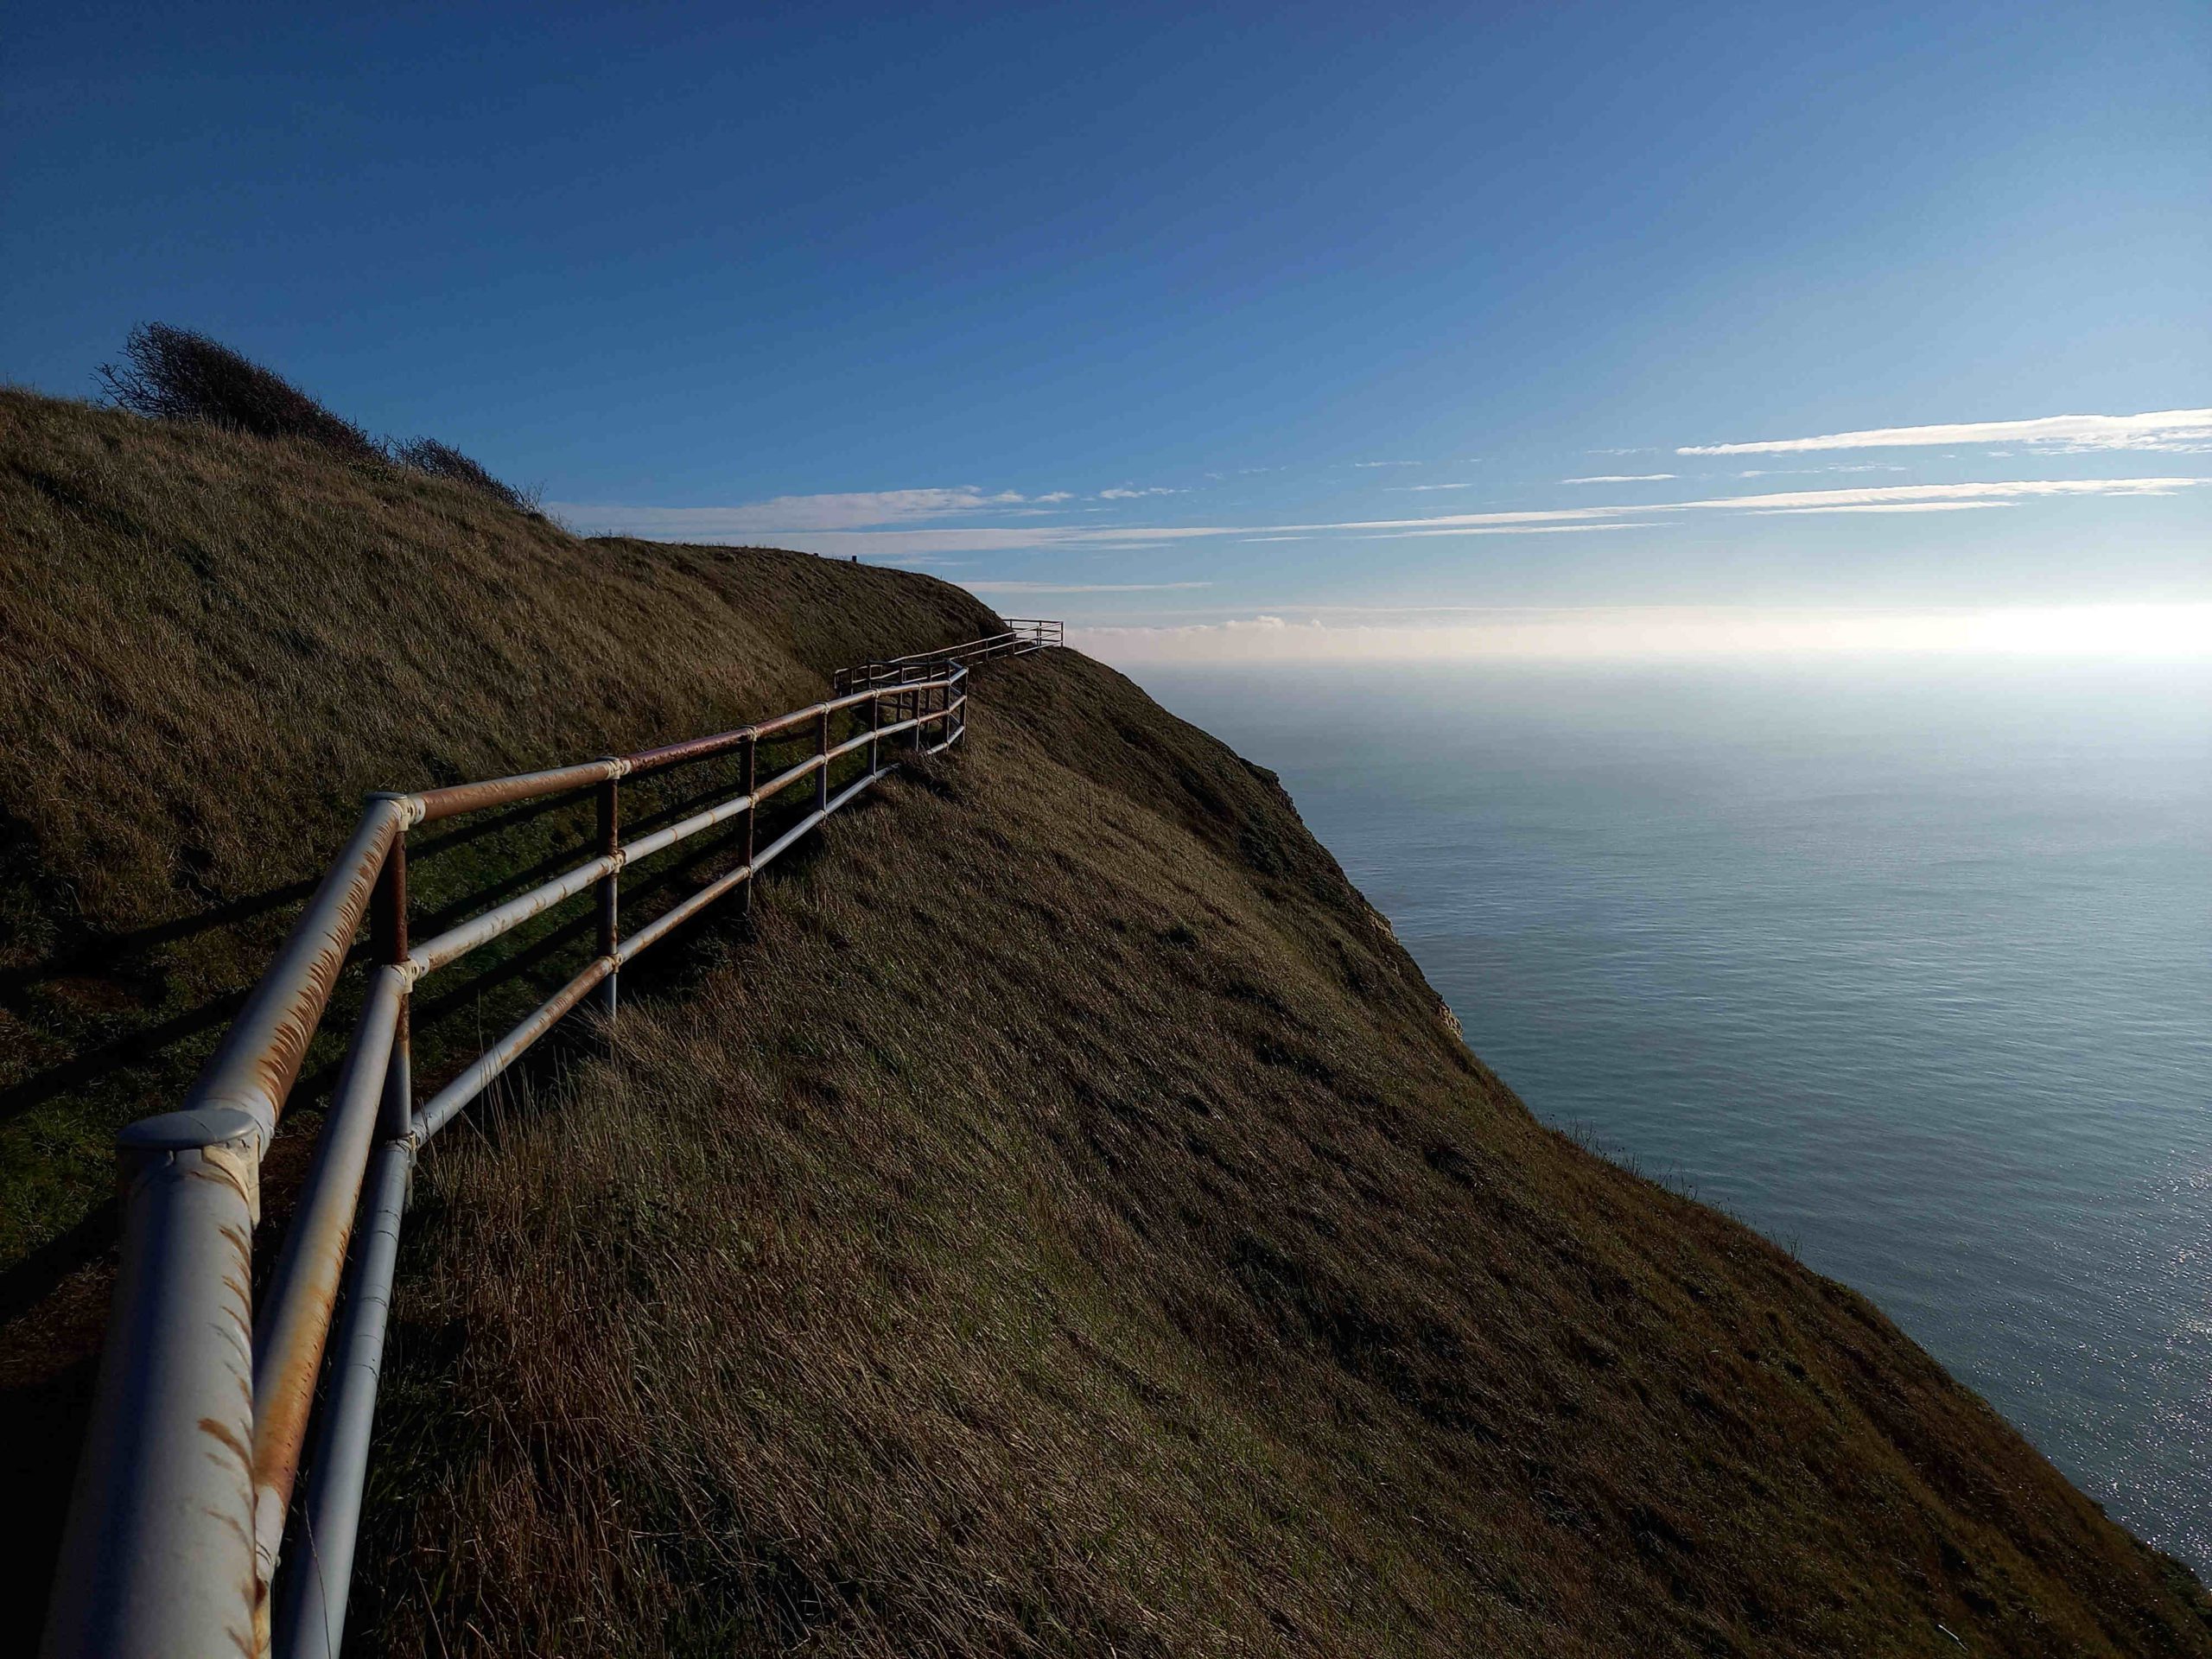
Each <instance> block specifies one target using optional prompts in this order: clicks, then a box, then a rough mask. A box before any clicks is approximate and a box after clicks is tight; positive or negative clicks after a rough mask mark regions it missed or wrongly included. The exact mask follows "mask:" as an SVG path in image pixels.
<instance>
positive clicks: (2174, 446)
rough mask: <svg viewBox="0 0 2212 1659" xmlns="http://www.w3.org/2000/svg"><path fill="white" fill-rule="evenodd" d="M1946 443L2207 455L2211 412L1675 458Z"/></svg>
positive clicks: (1884, 430)
mask: <svg viewBox="0 0 2212 1659" xmlns="http://www.w3.org/2000/svg"><path fill="white" fill-rule="evenodd" d="M1946 443H2028V444H2035V445H2037V446H2040V447H2056V448H2069V449H2164V450H2173V451H2181V452H2192V453H2193V452H2197V451H2202V450H2206V449H2212V409H2169V410H2158V411H2157V412H2155V413H2152V414H2145V415H2046V416H2041V417H2040V418H2037V419H2035V420H2027V421H1968V422H1964V423H1955V424H1951V425H1943V426H1879V427H1872V428H1869V429H1866V430H1865V431H1863V432H1831V433H1828V434H1827V435H1824V436H1821V437H1815V438H1762V439H1759V440H1758V441H1757V442H1750V443H1694V444H1687V445H1684V446H1683V447H1682V448H1679V449H1677V450H1675V454H1678V455H1781V454H1797V453H1800V452H1802V451H1806V450H1814V449H1893V448H1930V447H1933V446H1936V445H1939V444H1946Z"/></svg>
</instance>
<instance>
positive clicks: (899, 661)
mask: <svg viewBox="0 0 2212 1659" xmlns="http://www.w3.org/2000/svg"><path fill="white" fill-rule="evenodd" d="M1001 620H1002V621H1004V622H1005V623H1006V624H1007V627H1006V631H1005V632H1002V633H992V634H986V635H984V636H983V637H982V639H970V640H969V641H967V642H966V643H965V644H963V645H943V646H940V647H938V649H937V650H935V651H918V652H914V653H913V654H912V655H911V656H906V657H893V658H891V659H890V660H888V661H887V662H880V663H862V664H860V665H859V666H858V667H857V668H841V669H839V670H838V671H837V672H836V675H835V677H833V686H834V689H835V690H838V691H849V690H852V689H853V688H854V687H855V686H871V685H889V684H899V683H905V682H906V681H907V680H910V679H922V678H925V677H927V676H928V675H929V674H930V673H931V671H935V670H938V669H941V668H943V667H944V666H945V665H946V664H950V663H979V662H982V661H983V660H985V659H986V658H992V657H1024V656H1027V655H1028V653H1029V652H1033V651H1041V650H1043V649H1044V648H1045V647H1046V645H1065V643H1066V641H1065V639H1064V638H1063V637H1062V636H1063V633H1064V628H1063V625H1062V624H1060V623H1058V622H1051V621H1044V620H1039V619H1037V618H1033V617H1024V618H1021V619H1020V620H1016V619H1014V618H1011V617H1006V618H1001Z"/></svg>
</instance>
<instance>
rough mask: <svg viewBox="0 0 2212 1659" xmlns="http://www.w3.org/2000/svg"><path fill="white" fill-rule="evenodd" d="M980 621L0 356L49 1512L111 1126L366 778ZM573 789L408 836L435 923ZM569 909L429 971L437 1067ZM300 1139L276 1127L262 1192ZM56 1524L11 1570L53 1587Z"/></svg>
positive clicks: (20, 1026)
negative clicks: (578, 532)
mask: <svg viewBox="0 0 2212 1659" xmlns="http://www.w3.org/2000/svg"><path fill="white" fill-rule="evenodd" d="M990 623H991V617H990V613H989V612H988V611H987V610H986V609H985V608H984V607H982V606H981V605H979V604H977V603H976V601H974V600H973V599H971V598H970V597H969V595H967V594H964V593H963V592H961V591H960V590H959V589H957V588H951V587H950V586H948V585H946V584H944V583H942V582H932V581H931V580H929V579H927V578H925V577H919V576H911V575H901V574H899V573H896V572H892V571H886V570H880V569H868V568H864V567H859V566H853V565H837V564H832V563H828V562H825V561H823V560H819V559H813V558H808V557H805V556H801V555H795V554H790V553H778V552H771V551H764V550H746V549H713V550H707V549H674V548H667V547H661V546H658V545H653V544H649V543H631V542H620V541H592V542H585V541H581V540H579V539H577V538H576V537H572V536H569V535H567V534H565V533H564V532H563V531H560V530H559V529H558V528H556V526H554V525H552V524H549V523H547V522H546V521H545V520H543V519H542V518H535V517H533V516H531V515H530V514H528V513H525V512H517V511H515V510H513V509H512V508H510V507H506V506H504V505H499V503H497V502H495V501H492V500H489V499H486V497H485V496H484V495H483V494H482V493H479V492H474V491H471V490H468V489H466V488H463V487H461V486H458V485H455V484H453V483H450V482H447V481H443V480H437V479H434V478H426V477H424V476H423V475H422V474H420V473H416V472H410V471H407V470H404V469H401V468H397V467H387V466H382V465H376V464H368V465H348V464H346V463H345V462H343V461H337V460H334V459H333V458H332V457H331V456H330V455H329V454H327V452H324V451H321V450H316V449H314V448H306V447H302V446H297V445H291V444H286V443H283V442H272V441H266V440H257V439H252V438H247V437H242V436H238V435H232V434H228V433H225V432H219V431H215V430H212V429H207V428H204V427H197V426H189V425H175V424H168V423H155V422H148V421H143V420H140V419H137V418H135V417H132V416H125V415H121V414H117V413H114V412H111V411H105V410H93V409H88V408H86V407H85V406H84V405H82V404H71V403H66V402H60V401H56V400H54V399H49V398H41V397H33V396H29V395H28V394H24V393H22V392H15V391H0V1323H4V1325H5V1329H6V1334H5V1337H4V1338H0V1405H3V1406H4V1407H5V1408H6V1409H7V1410H8V1412H9V1416H10V1422H11V1423H13V1424H15V1425H16V1426H18V1427H19V1428H20V1429H22V1431H23V1432H20V1433H16V1434H13V1435H11V1436H10V1441H9V1449H8V1458H9V1460H10V1463H11V1464H12V1465H14V1467H13V1468H12V1469H11V1471H10V1472H11V1473H12V1474H13V1476H14V1478H15V1482H16V1490H18V1491H24V1490H26V1489H28V1490H29V1491H30V1492H31V1493H32V1494H34V1495H35V1497H34V1501H32V1502H30V1503H29V1509H30V1510H31V1511H32V1512H33V1513H35V1514H36V1513H41V1504H44V1503H49V1502H50V1503H52V1504H53V1505H54V1506H55V1507H56V1508H57V1509H58V1505H59V1503H60V1494H61V1492H62V1491H64V1490H65V1489H66V1484H67V1478H68V1471H69V1467H70V1465H71V1462H72V1460H73V1451H72V1449H71V1447H72V1442H73V1436H74V1433H75V1424H76V1421H77V1414H78V1412H79V1409H80V1408H81V1404H82V1401H83V1397H84V1395H85V1392H86V1383H87V1380H88V1371H89V1367H88V1364H87V1355H88V1352H89V1351H90V1349H91V1347H92V1344H93V1343H94V1342H96V1340H97V1336H98V1332H99V1326H100V1320H101V1318H102V1316H103V1313H104V1309H105V1263H104V1253H105V1249H106V1248H107V1246H108V1244H109V1243H110V1242H111V1238H112V1236H113V1232H114V1214H113V1206H112V1202H111V1187H112V1182H113V1168H114V1163H113V1154H112V1142H113V1136H114V1132H115V1130H116V1129H117V1128H118V1127H120V1126H121V1125H122V1124H123V1123H124V1122H129V1121H130V1119H132V1118H134V1117H137V1116H144V1115H146V1114H148V1113H150V1112H155V1111H161V1110H166V1109H168V1108H169V1107H170V1106H172V1105H174V1104H175V1101H176V1098H177V1096H178V1095H179V1093H180V1092H181V1090H182V1088H183V1087H184V1085H185V1084H187V1083H188V1081H189V1080H190V1078H191V1077H192V1076H193V1074H194V1072H195V1071H197V1070H198V1068H199V1066H200V1064H201V1062H202V1061H203V1060H204V1059H205V1058H206V1056H207V1053H208V1052H209V1051H210V1049H211V1048H212V1047H213V1043H214V1041H215V1039H216V1038H217V1036H218V1035H219V1033H220V1031H221V1028H222V1027H223V1024H224V1023H225V1022H226V1020H227V1019H228V1018H229V1016H230V1014H231V1013H232V1011H233V1010H234V1009H235V1007H237V1004H238V998H239V996H240V995H241V994H242V992H243V990H244V988H245V987H246V986H247V985H249V984H250V983H251V981H252V979H253V978H254V976H256V975H257V973H258V972H259V969H260V967H261V965H262V964H263V963H264V962H265V961H266V960H267V958H268V956H269V953H270V950H271V949H272V948H273V946H274V945H275V944H276V943H277V940H279V939H280V938H282V937H283V932H284V931H285V929H286V927H287V926H288V925H289V922H290V919H291V917H292V915H293V914H294V913H295V912H296V910H297V907H298V906H299V904H300V902H301V901H302V899H304V898H305V897H306V894H307V892H308V887H310V886H311V885H312V882H313V881H314V880H315V877H316V876H318V875H319V874H321V870H322V868H323V867H324V865H325V864H326V862H327V861H328V859H329V857H330V855H331V854H332V852H333V851H334V849H335V848H336V847H337V846H338V845H339V843H340V841H341V840H342V839H343V837H344V834H345V831H346V826H347V825H349V824H350V823H351V822H352V820H353V815H354V813H355V812H356V811H357V810H359V803H360V798H361V795H362V794H363V792H364V791H368V790H371V789H378V788H390V787H395V786H405V787H413V786H420V785H426V784H435V783H443V782H450V781H454V780H458V779H466V778H482V777H489V776H495V775H498V774H499V773H501V772H513V771H519V770H525V769H528V768H531V767H535V766H544V765H547V764H550V763H552V762H556V761H561V760H576V759H583V758H587V757H589V756H591V755H594V754H601V753H607V752H608V751H610V750H621V749H630V748H636V747H643V746H645V745H647V744H650V743H654V742H658V741H666V740H670V739H673V738H677V737H686V736H693V735H696V734H700V733H702V732H708V731H714V730H718V729H721V728H726V727H728V726H731V725H735V724H739V723H741V722H742V721H745V720H747V719H749V718H752V717H753V716H756V715H762V714H766V713H770V712H774V711H779V710H782V709H790V708H795V707H798V706H800V705H802V704H804V703H805V702H810V701H812V700H813V699H815V698H817V697H819V696H822V695H823V693H824V691H825V690H826V685H827V677H828V674H829V670H830V669H831V668H833V667H835V666H836V665H839V664H845V663H849V662H855V661H860V660H863V659H865V658H869V657H871V656H875V655H880V654H883V653H886V652H901V651H908V650H914V649H918V648H921V647H924V646H928V645H938V644H943V643H946V642H949V641H951V640H956V639H970V638H973V637H974V636H975V635H976V633H977V632H981V631H983V630H984V629H986V628H987V627H988V626H990ZM683 781H684V780H683V779H681V778H680V777H676V778H671V788H676V787H680V786H681V785H682V783H683ZM654 804H656V798H655V796H654V793H653V792H652V791H639V792H638V793H637V794H636V796H635V798H633V800H632V802H631V804H630V805H629V808H628V809H627V810H628V816H629V817H630V818H631V821H632V823H636V822H638V821H639V819H640V818H641V817H643V816H644V814H645V812H647V811H649V810H651V809H652V806H653V805H654ZM586 814H587V809H582V808H573V809H569V810H556V811H553V812H548V813H537V814H532V813H518V814H513V815H510V817H511V819H512V821H511V822H508V823H501V824H496V825H493V826H490V833H488V834H487V833H485V829H486V827H485V826H482V825H474V826H470V827H469V828H468V829H467V831H466V832H465V833H455V834H449V835H444V836H435V837H432V836H422V837H417V844H416V853H417V855H418V857H417V858H416V861H415V867H414V875H415V882H414V885H415V887H416V915H417V918H418V925H420V923H421V922H422V920H423V919H424V918H435V917H437V916H439V915H441V914H442V913H448V912H450V909H451V907H452V906H457V905H459V904H461V903H462V902H463V901H464V900H465V899H467V896H468V895H471V894H473V893H477V892H480V891H481V890H482V888H483V887H485V885H486V883H487V882H490V881H495V880H511V879H512V878H514V876H515V875H516V874H517V873H518V872H521V871H526V870H528V869H529V868H531V867H532V866H533V865H535V864H537V862H539V861H541V860H542V859H543V858H544V857H547V856H550V855H554V854H556V853H557V852H558V851H559V850H560V849H562V848H563V846H572V845H574V844H575V841H576V839H577V837H578V836H579V835H580V834H581V832H582V818H583V817H584V816H586ZM662 874H663V877H664V880H665V881H666V883H667V885H668V886H669V887H671V888H675V887H680V886H681V884H682V883H683V881H684V880H687V879H689V878H690V876H691V875H693V874H696V870H695V869H694V868H692V867H688V866H683V865H679V866H677V868H672V869H669V870H666V871H664V872H663V873H662ZM640 901H641V903H645V904H647V905H649V904H650V901H651V895H645V894H641V895H640ZM583 908H584V906H582V905H575V904H572V905H571V906H568V907H566V909H565V910H564V911H563V912H560V913H557V914H554V915H550V916H548V917H547V918H543V921H542V922H541V923H540V924H538V925H536V926H534V927H533V928H531V929H530V930H527V931H525V932H524V933H523V934H520V935H518V936H517V937H516V938H514V939H513V940H512V941H511V942H510V946H509V947H506V948H502V949H501V950H498V951H495V952H494V953H493V954H492V955H490V956H488V957H485V958H484V959H483V961H482V963H481V968H482V969H483V971H482V972H481V973H475V969H476V968H477V964H476V963H474V962H472V964H471V969H472V973H473V974H474V978H464V979H461V980H457V981H456V982H454V983H453V984H451V985H438V986H436V987H435V995H432V996H429V997H426V998H424V999H423V1001H422V1002H420V1003H419V1004H418V1007H417V1015H416V1020H417V1028H418V1032H422V1033H424V1034H425V1036H426V1039H427V1049H426V1053H427V1058H428V1061H429V1067H430V1071H431V1074H432V1075H435V1072H436V1071H437V1069H438V1068H439V1065H440V1064H441V1058H442V1056H445V1055H451V1054H458V1053H460V1052H461V1051H462V1050H463V1049H464V1048H465V1049H466V1052H474V1047H473V1046H470V1045H473V1044H474V1043H475V1042H477V1041H479V1040H480V1038H481V1036H482V1034H483V1032H484V1028H485V1027H486V1025H487V1024H488V1023H489V1022H491V1021H492V1020H495V1019H496V1018H497V1017H498V1016H499V1014H502V1013H504V1012H507V1011H508V1010H510V1009H512V1007H514V1006H516V1005H518V1004H520V1003H525V1002H527V1001H530V1000H531V992H532V991H533V989H538V988H543V987H544V986H545V985H547V984H548V983H550V982H557V981H558V980H559V979H561V978H563V977H565V976H566V973H567V972H569V971H573V969H574V965H575V960H576V958H577V957H578V955H579V953H581V952H583V951H584V950H585V938H584V935H585V934H586V932H588V928H586V927H583V926H581V925H578V918H580V916H581V913H582V909H583ZM636 913H637V914H639V916H642V915H643V914H644V913H645V912H644V911H643V910H640V911H639V912H636ZM508 974H512V975H514V976H516V977H515V978H514V979H513V980H512V982H501V981H500V976H503V975H508ZM480 993H481V994H480ZM347 1018H348V1015H347V1014H346V1009H345V1007H343V1006H342V1000H341V1006H340V1008H339V1009H338V1010H337V1011H336V1013H335V1014H334V1018H333V1019H332V1020H331V1021H330V1022H329V1026H328V1028H329V1029H331V1030H332V1031H334V1032H335V1033H338V1035H339V1036H341V1037H342V1034H343V1032H344V1030H345V1028H346V1021H347ZM334 1049H335V1045H334V1042H333V1041H326V1042H325V1043H323V1044H321V1045H320V1046H318V1049H317V1051H316V1052H315V1055H314V1056H313V1057H311V1059H310V1065H309V1070H308V1075H307V1077H305V1079H304V1081H303V1084H302V1090H301V1091H300V1094H299V1095H298V1096H296V1100H297V1103H298V1105H299V1106H300V1108H301V1109H300V1111H299V1113H298V1117H299V1120H300V1122H301V1125H302V1128H312V1125H313V1108H314V1107H315V1103H316V1101H317V1097H318V1094H319V1090H320V1089H321V1087H322V1086H323V1085H326V1084H327V1081H328V1065H329V1064H330V1062H331V1061H332V1060H333V1059H334V1057H335V1053H334ZM306 1144H308V1141H307V1140H306V1138H305V1137H304V1136H296V1135H287V1136H285V1137H282V1138H280V1141H279V1143H278V1147H277V1153H276V1154H275V1163H274V1165H273V1166H272V1172H271V1173H272V1177H273V1182H274V1190H273V1191H272V1192H271V1194H270V1198H271V1205H272V1210H273V1211H276V1212H277V1213H281V1211H282V1210H283V1205H284V1202H285V1179H286V1176H287V1175H288V1173H290V1172H292V1171H294V1170H296V1166H297V1163H298V1160H299V1157H300V1153H301V1149H302V1147H304V1146H305V1145H306ZM54 1524H57V1525H58V1516H57V1517H56V1520H55V1522H54ZM44 1560H45V1557H44V1554H43V1551H42V1550H40V1551H34V1552H31V1553H29V1554H22V1553H18V1554H15V1555H13V1556H11V1557H10V1560H9V1561H8V1564H7V1566H6V1567H5V1568H0V1587H6V1588H16V1589H20V1590H22V1591H23V1592H25V1593H26V1594H27V1595H30V1596H31V1597H32V1598H33V1599H34V1600H35V1599H36V1598H37V1597H38V1596H41V1595H42V1594H43V1581H44V1577H45V1567H44Z"/></svg>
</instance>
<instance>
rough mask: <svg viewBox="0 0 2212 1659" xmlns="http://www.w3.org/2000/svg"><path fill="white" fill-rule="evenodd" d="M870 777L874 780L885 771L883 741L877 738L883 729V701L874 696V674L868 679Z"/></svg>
mask: <svg viewBox="0 0 2212 1659" xmlns="http://www.w3.org/2000/svg"><path fill="white" fill-rule="evenodd" d="M874 691H875V676H874V674H872V673H871V674H870V675H869V676H868V692H869V694H870V695H869V696H868V776H869V777H871V778H873V777H874V776H875V774H876V773H877V772H880V771H881V770H882V769H883V760H882V757H881V756H880V754H879V753H878V751H879V750H880V747H882V740H881V739H880V738H879V737H877V736H876V733H877V732H879V731H880V730H881V729H882V728H883V699H882V698H881V697H879V696H875V695H874Z"/></svg>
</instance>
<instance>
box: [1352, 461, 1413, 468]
mask: <svg viewBox="0 0 2212 1659" xmlns="http://www.w3.org/2000/svg"><path fill="white" fill-rule="evenodd" d="M1422 464H1423V463H1421V461H1354V462H1352V465H1353V466H1355V467H1419V466H1421V465H1422Z"/></svg>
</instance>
